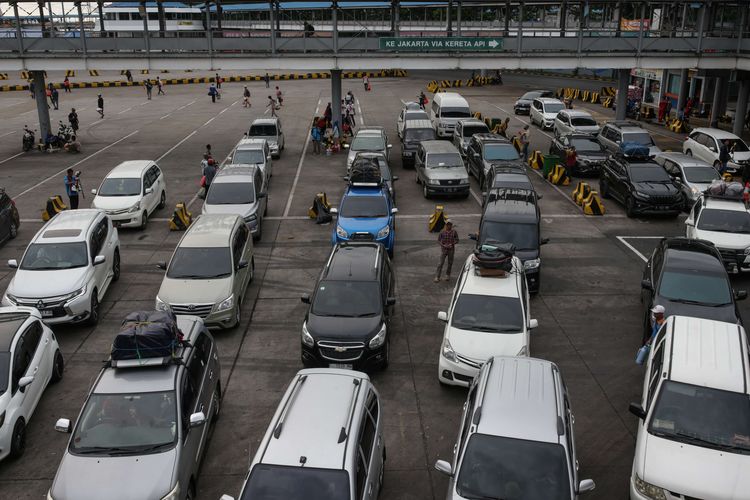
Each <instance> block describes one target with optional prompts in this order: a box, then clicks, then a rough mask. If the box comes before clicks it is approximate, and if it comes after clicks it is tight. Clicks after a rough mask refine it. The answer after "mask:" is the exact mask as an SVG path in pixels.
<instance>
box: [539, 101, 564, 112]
mask: <svg viewBox="0 0 750 500" xmlns="http://www.w3.org/2000/svg"><path fill="white" fill-rule="evenodd" d="M563 109H565V105H564V104H563V103H561V102H548V103H546V104H545V105H544V112H545V113H555V114H557V113H559V112H560V111H562V110H563Z"/></svg>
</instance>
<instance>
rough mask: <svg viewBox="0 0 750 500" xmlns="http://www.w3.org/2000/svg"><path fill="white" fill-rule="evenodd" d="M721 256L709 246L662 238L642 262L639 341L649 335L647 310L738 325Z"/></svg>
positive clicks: (740, 294)
mask: <svg viewBox="0 0 750 500" xmlns="http://www.w3.org/2000/svg"><path fill="white" fill-rule="evenodd" d="M745 298H747V292H746V291H745V290H738V291H734V290H733V289H732V285H731V283H730V282H729V276H728V275H727V271H726V269H725V268H724V262H723V260H722V258H721V254H720V253H719V251H718V250H717V249H716V247H715V246H714V244H713V243H711V242H710V241H705V240H693V239H688V238H664V239H662V240H661V241H660V242H659V244H658V245H657V246H656V248H655V249H654V252H653V253H652V254H651V257H650V258H649V259H648V262H646V268H645V269H644V271H643V280H642V281H641V302H642V303H643V304H645V306H646V310H645V315H644V318H643V341H644V342H645V341H646V340H647V339H648V338H649V336H650V335H651V308H652V307H654V306H655V305H657V304H658V305H661V306H664V309H665V310H666V311H665V316H673V315H679V316H690V317H694V318H703V319H712V320H716V321H724V322H727V323H736V324H738V325H742V317H741V316H740V311H739V309H738V308H737V303H736V301H737V300H743V299H745Z"/></svg>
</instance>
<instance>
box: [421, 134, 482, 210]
mask: <svg viewBox="0 0 750 500" xmlns="http://www.w3.org/2000/svg"><path fill="white" fill-rule="evenodd" d="M414 170H415V171H416V172H415V175H414V178H415V180H416V182H417V184H421V185H422V194H423V195H424V197H425V198H429V197H430V196H432V195H435V194H437V195H450V196H463V197H464V198H468V196H469V194H470V191H469V190H470V187H471V186H470V185H469V175H468V173H467V172H466V167H465V166H464V161H463V160H462V159H461V154H460V153H459V152H458V150H457V149H456V147H455V146H454V145H453V144H451V143H450V142H445V141H438V140H436V141H422V142H421V143H419V147H418V148H417V156H416V160H415V162H414Z"/></svg>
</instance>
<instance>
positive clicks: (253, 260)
mask: <svg viewBox="0 0 750 500" xmlns="http://www.w3.org/2000/svg"><path fill="white" fill-rule="evenodd" d="M253 278H255V257H253V258H251V259H250V279H249V280H248V281H253Z"/></svg>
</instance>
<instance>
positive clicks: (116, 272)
mask: <svg viewBox="0 0 750 500" xmlns="http://www.w3.org/2000/svg"><path fill="white" fill-rule="evenodd" d="M119 279H120V251H119V250H115V255H114V257H112V281H117V280H119Z"/></svg>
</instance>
